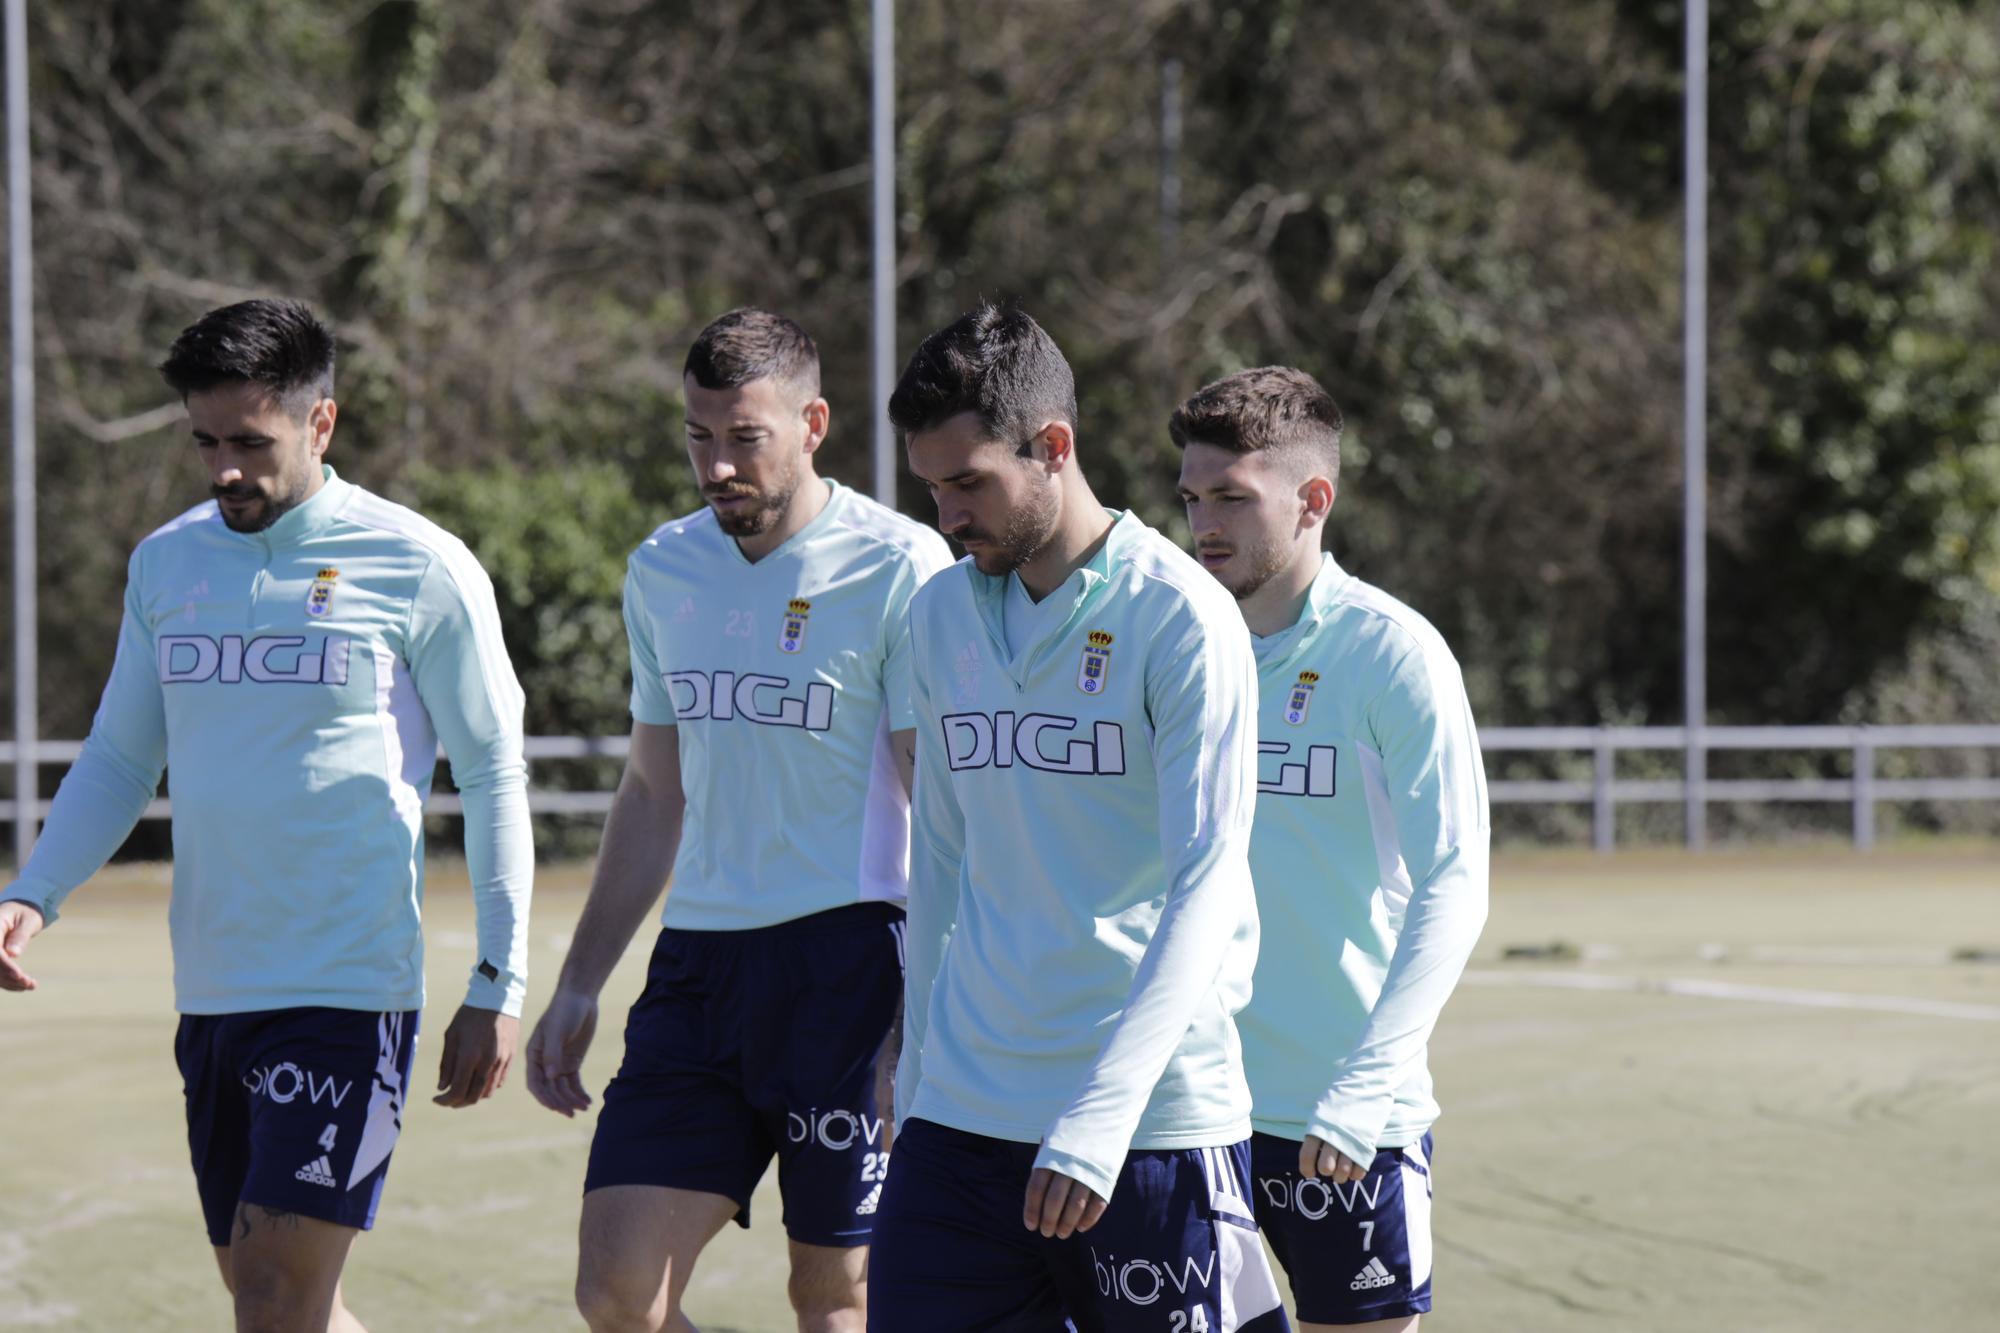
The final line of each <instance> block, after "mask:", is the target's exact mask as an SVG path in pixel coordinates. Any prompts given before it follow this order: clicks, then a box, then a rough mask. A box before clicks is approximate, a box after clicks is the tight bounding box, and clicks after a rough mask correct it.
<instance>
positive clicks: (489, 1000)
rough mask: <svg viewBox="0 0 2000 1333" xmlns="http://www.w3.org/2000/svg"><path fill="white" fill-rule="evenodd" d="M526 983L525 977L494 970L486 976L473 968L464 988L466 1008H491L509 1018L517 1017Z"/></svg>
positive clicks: (525, 991) (523, 999) (519, 1014)
mask: <svg viewBox="0 0 2000 1333" xmlns="http://www.w3.org/2000/svg"><path fill="white" fill-rule="evenodd" d="M527 995H528V983H527V979H526V978H525V977H516V976H511V975H509V974H508V973H505V972H496V973H495V974H494V975H493V976H491V977H488V976H487V975H486V974H485V973H484V972H482V971H480V970H479V969H477V968H475V969H473V973H472V980H471V982H470V983H468V984H467V986H466V988H465V1004H466V1007H467V1008H468V1009H491V1010H493V1011H495V1012H496V1013H502V1014H505V1015H506V1016H507V1017H509V1018H519V1017H520V1016H521V1007H522V1003H523V1001H525V1000H526V999H527Z"/></svg>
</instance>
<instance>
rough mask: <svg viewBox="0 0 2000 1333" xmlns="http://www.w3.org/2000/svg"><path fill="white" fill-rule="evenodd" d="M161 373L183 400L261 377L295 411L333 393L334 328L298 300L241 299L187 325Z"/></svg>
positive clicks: (259, 382)
mask: <svg viewBox="0 0 2000 1333" xmlns="http://www.w3.org/2000/svg"><path fill="white" fill-rule="evenodd" d="M160 375H161V377H162V378H164V379H165V380H166V382H167V384H168V386H169V387H170V388H172V389H173V391H174V392H175V393H178V394H179V395H180V396H181V400H182V401H183V402H185V401H186V400H187V396H188V395H189V394H192V393H202V392H204V391H206V390H209V389H213V388H216V387H218V386H220V385H224V384H255V385H259V386H261V387H262V388H263V389H264V390H265V391H267V392H268V393H270V394H271V396H272V397H274V398H276V399H278V400H279V401H280V402H282V403H283V404H284V405H285V407H286V409H287V410H289V411H291V412H292V413H293V414H294V415H303V414H304V412H305V410H306V409H307V408H309V407H311V406H312V405H313V404H314V403H316V402H318V401H319V400H320V399H322V398H331V397H333V335H332V334H331V333H329V332H327V328H326V325H324V324H322V323H320V322H319V320H318V319H316V318H314V316H313V312H312V311H311V310H310V309H308V308H307V307H306V305H305V304H304V303H303V302H300V301H239V302H238V303H236V304H235V305H226V306H223V307H222V308H221V309H220V310H211V311H209V312H208V313H207V314H206V315H203V316H202V317H201V318H200V319H198V320H196V321H195V322H194V323H192V324H190V325H188V326H187V327H186V328H185V329H182V330H181V336H180V337H178V338H176V339H174V345H173V346H172V347H170V348H168V349H167V359H166V360H165V361H162V362H161V363H160Z"/></svg>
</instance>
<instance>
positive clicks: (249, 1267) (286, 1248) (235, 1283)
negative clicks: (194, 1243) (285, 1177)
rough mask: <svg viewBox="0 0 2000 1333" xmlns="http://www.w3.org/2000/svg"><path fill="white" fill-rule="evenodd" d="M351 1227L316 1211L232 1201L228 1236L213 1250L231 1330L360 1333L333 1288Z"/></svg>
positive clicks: (337, 1287)
mask: <svg viewBox="0 0 2000 1333" xmlns="http://www.w3.org/2000/svg"><path fill="white" fill-rule="evenodd" d="M358 1234H359V1233H358V1232H357V1230H356V1229H355V1228H353V1227H343V1226H336V1225H335V1224H333V1223H331V1222H322V1221H320V1220H319V1219H318V1218H314V1217H304V1216H301V1215H300V1214H298V1213H288V1212H285V1211H283V1210H282V1209H277V1208H265V1207H262V1206H261V1205H258V1204H253V1203H240V1204H238V1205H237V1206H236V1224H235V1227H234V1228H233V1229H232V1231H231V1233H230V1237H231V1239H230V1243H229V1245H228V1246H227V1247H219V1248H217V1249H216V1251H215V1257H216V1262H217V1264H218V1265H219V1266H220V1267H221V1269H222V1281H223V1285H224V1286H226V1287H228V1288H229V1294H230V1296H231V1297H232V1298H233V1299H234V1301H235V1305H236V1329H237V1333H322V1330H324V1333H366V1330H365V1329H363V1328H362V1325H361V1322H360V1321H359V1320H358V1319H356V1318H355V1317H354V1316H353V1314H352V1313H350V1312H349V1311H348V1309H347V1307H346V1305H345V1303H344V1302H343V1301H342V1300H341V1293H340V1271H341V1269H342V1268H343V1267H345V1266H346V1263H347V1252H348V1250H349V1249H350V1248H351V1247H352V1246H353V1244H354V1238H355V1236H356V1235H358Z"/></svg>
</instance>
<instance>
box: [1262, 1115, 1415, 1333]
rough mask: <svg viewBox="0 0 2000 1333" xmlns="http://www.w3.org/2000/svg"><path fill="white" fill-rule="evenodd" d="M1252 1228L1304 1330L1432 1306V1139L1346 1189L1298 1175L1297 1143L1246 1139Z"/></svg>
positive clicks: (1399, 1152) (1386, 1156) (1381, 1160)
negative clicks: (1267, 1247) (1280, 1268)
mask: <svg viewBox="0 0 2000 1333" xmlns="http://www.w3.org/2000/svg"><path fill="white" fill-rule="evenodd" d="M1250 1156H1251V1171H1252V1174H1254V1175H1255V1177H1256V1182H1257V1184H1256V1199H1257V1221H1258V1222H1259V1223H1260V1224H1261V1225H1262V1226H1263V1228H1264V1234H1265V1235H1266V1236H1268V1237H1269V1238H1270V1241H1271V1252H1272V1253H1273V1254H1276V1255H1277V1256H1278V1262H1279V1263H1280V1264H1282V1265H1284V1269H1285V1274H1286V1276H1288V1277H1289V1278H1291V1280H1292V1297H1293V1300H1294V1302H1295V1303H1296V1305H1297V1307H1298V1316H1299V1318H1300V1319H1301V1320H1303V1321H1304V1322H1306V1323H1308V1324H1365V1323H1370V1322H1372V1321H1375V1320H1381V1319H1401V1318H1404V1317H1406V1316H1408V1315H1413V1314H1424V1313H1427V1312H1428V1311H1429V1310H1430V1308H1431V1136H1430V1135H1428V1134H1426V1135H1424V1137H1423V1140H1422V1141H1421V1142H1419V1143H1413V1144H1411V1145H1410V1146H1409V1147H1407V1148H1384V1149H1382V1151H1380V1152H1378V1153H1376V1154H1375V1161H1374V1162H1373V1164H1371V1165H1370V1167H1369V1169H1368V1174H1367V1175H1366V1176H1365V1177H1363V1178H1362V1179H1360V1180H1358V1181H1355V1182H1353V1183H1351V1184H1347V1185H1336V1184H1334V1183H1333V1182H1332V1181H1329V1180H1319V1179H1314V1180H1307V1179H1305V1178H1304V1177H1302V1176H1301V1175H1299V1144H1298V1140H1296V1139H1284V1138H1279V1137H1277V1136H1276V1135H1272V1134H1256V1135H1252V1136H1251V1139H1250Z"/></svg>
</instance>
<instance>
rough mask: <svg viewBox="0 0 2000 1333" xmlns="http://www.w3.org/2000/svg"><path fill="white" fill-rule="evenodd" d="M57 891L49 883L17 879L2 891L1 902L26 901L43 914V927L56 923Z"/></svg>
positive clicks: (44, 928) (45, 928) (0, 893)
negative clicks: (43, 883) (40, 883)
mask: <svg viewBox="0 0 2000 1333" xmlns="http://www.w3.org/2000/svg"><path fill="white" fill-rule="evenodd" d="M56 897H57V895H56V893H55V892H54V890H53V889H52V888H50V887H49V886H47V885H39V884H34V883H32V882H30V881H28V880H16V881H14V882H13V883H12V884H9V885H8V886H7V888H6V889H5V891H4V892H0V903H26V904H27V905H28V906H30V907H32V908H34V909H35V910H36V911H37V912H40V913H41V914H42V929H43V930H47V929H48V928H49V927H50V926H53V925H54V924H55V923H56Z"/></svg>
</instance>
